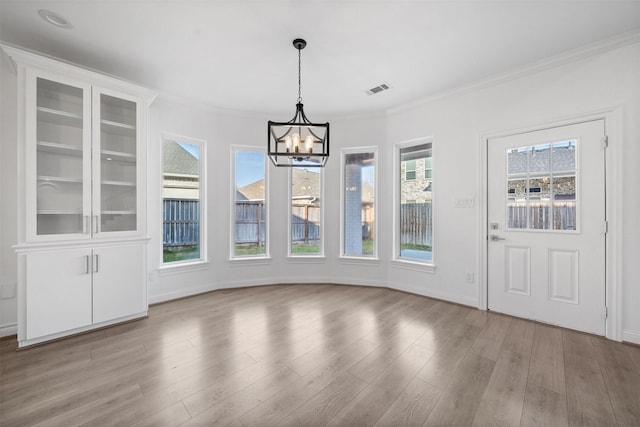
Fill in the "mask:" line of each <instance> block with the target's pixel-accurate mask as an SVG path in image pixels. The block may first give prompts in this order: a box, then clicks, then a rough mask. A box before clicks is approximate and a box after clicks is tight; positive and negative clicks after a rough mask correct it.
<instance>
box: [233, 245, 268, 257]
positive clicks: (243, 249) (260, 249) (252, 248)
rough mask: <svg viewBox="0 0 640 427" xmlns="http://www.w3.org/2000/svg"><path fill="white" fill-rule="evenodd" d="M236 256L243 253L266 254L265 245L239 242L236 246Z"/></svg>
mask: <svg viewBox="0 0 640 427" xmlns="http://www.w3.org/2000/svg"><path fill="white" fill-rule="evenodd" d="M235 252H236V256H243V255H264V252H265V247H264V246H262V245H261V246H258V245H253V244H246V243H243V244H237V245H236V247H235Z"/></svg>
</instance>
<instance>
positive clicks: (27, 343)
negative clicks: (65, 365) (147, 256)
mask: <svg viewBox="0 0 640 427" xmlns="http://www.w3.org/2000/svg"><path fill="white" fill-rule="evenodd" d="M147 316H148V311H147V310H145V311H143V312H140V313H136V314H132V315H130V316H125V317H121V318H119V319H113V320H109V321H108V322H101V323H96V324H93V325H88V326H84V327H81V328H76V329H72V330H68V331H64V332H59V333H56V334H51V335H47V336H43V337H39V338H34V339H31V340H29V339H25V340H21V339H18V347H19V348H21V349H22V348H25V347H28V346H32V345H36V344H42V343H44V342H49V341H52V340H56V339H60V338H68V337H70V336H73V335H78V334H81V333H84V332H92V331H95V330H97V329H101V328H105V327H109V326H113V325H116V324H118V323H126V322H129V321H131V320H136V319H141V318H145V317H147Z"/></svg>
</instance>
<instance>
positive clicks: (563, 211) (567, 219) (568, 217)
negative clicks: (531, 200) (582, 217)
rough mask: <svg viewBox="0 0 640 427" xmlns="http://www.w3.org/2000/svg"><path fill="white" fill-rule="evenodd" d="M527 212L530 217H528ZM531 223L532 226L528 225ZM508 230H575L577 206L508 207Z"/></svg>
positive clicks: (566, 204)
mask: <svg viewBox="0 0 640 427" xmlns="http://www.w3.org/2000/svg"><path fill="white" fill-rule="evenodd" d="M527 211H528V212H529V216H527ZM527 221H529V222H530V223H531V224H527ZM506 227H507V228H511V229H513V228H530V229H534V230H575V229H576V204H575V202H573V201H570V202H564V203H557V202H556V203H554V204H553V205H549V204H536V205H534V204H531V205H529V206H527V205H524V204H523V205H518V206H513V205H511V206H507V225H506Z"/></svg>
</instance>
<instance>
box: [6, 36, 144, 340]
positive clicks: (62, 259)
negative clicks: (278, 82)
mask: <svg viewBox="0 0 640 427" xmlns="http://www.w3.org/2000/svg"><path fill="white" fill-rule="evenodd" d="M2 47H3V49H4V50H5V52H6V53H7V54H8V55H9V56H10V57H11V59H12V60H13V62H14V64H15V66H16V72H17V75H18V92H19V93H18V108H19V111H18V118H19V123H18V141H17V144H18V148H19V149H18V152H19V157H20V159H19V162H20V167H19V170H20V171H21V173H20V176H19V177H18V186H19V189H20V191H19V193H20V194H19V196H20V197H21V200H19V207H18V211H19V212H18V214H19V221H21V224H20V227H19V230H18V234H19V239H18V240H19V243H18V245H17V246H16V250H17V253H18V282H19V287H18V299H19V301H18V304H19V307H18V342H19V345H20V346H25V345H31V344H36V343H39V342H43V341H47V340H50V339H53V338H58V337H62V336H65V335H70V334H74V333H78V332H82V331H86V330H89V329H92V328H96V327H102V326H106V325H109V324H112V323H117V322H122V321H126V320H131V319H134V318H138V317H143V316H146V314H147V285H146V276H147V272H146V251H147V241H148V238H147V234H146V233H147V232H146V186H145V180H146V116H147V109H148V106H149V104H150V102H151V101H152V100H153V98H154V96H155V95H154V94H153V93H152V92H151V91H149V90H147V89H144V88H141V87H139V86H136V85H133V84H130V83H127V82H123V81H121V80H118V79H115V78H112V77H109V76H104V75H101V74H99V73H96V72H93V71H88V70H84V69H81V68H79V67H75V66H72V65H69V64H66V63H62V62H59V61H56V60H52V59H49V58H45V57H42V56H38V55H35V54H33V53H29V52H25V51H22V50H19V49H15V48H13V47H8V46H2Z"/></svg>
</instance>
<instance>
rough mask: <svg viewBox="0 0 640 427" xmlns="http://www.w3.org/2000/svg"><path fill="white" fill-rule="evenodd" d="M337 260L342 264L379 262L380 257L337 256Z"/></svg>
mask: <svg viewBox="0 0 640 427" xmlns="http://www.w3.org/2000/svg"><path fill="white" fill-rule="evenodd" d="M338 260H339V261H340V263H342V264H352V265H361V264H380V258H376V257H364V256H363V257H359V256H341V257H338Z"/></svg>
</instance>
